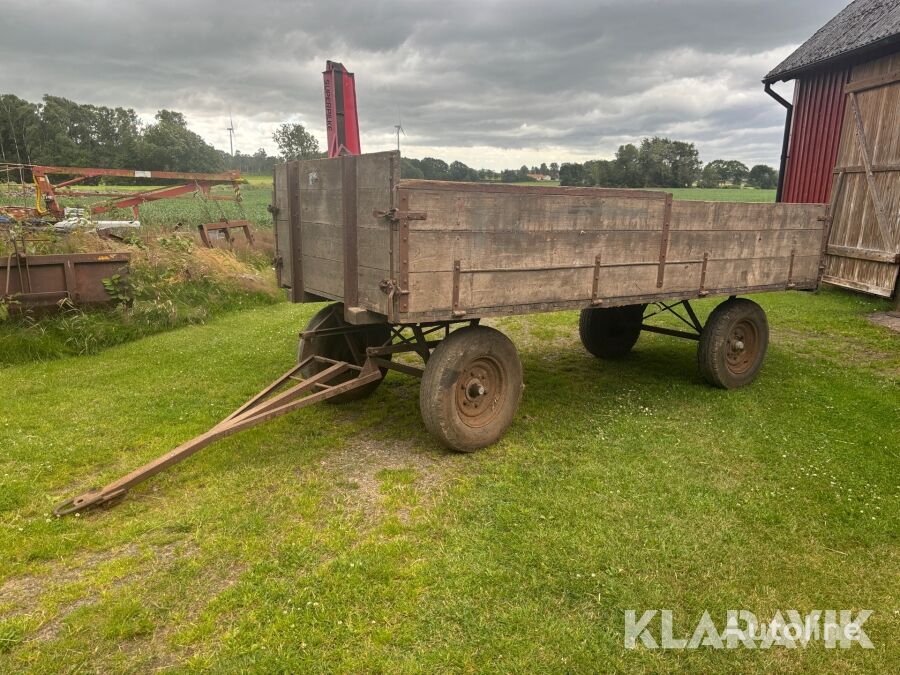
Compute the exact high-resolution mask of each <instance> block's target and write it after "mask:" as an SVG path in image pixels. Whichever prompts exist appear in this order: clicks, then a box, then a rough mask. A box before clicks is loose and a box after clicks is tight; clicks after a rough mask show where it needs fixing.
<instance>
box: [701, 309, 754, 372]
mask: <svg viewBox="0 0 900 675" xmlns="http://www.w3.org/2000/svg"><path fill="white" fill-rule="evenodd" d="M768 346H769V322H768V321H767V320H766V313H765V311H763V308H762V307H760V306H759V305H757V304H756V303H755V302H753V301H752V300H748V299H746V298H730V299H728V300H726V301H725V302H723V303H721V304H719V305H718V306H717V307H716V308H715V309H714V310H713V311H712V313H711V314H710V315H709V318H708V319H707V320H706V325H705V326H704V327H703V332H702V333H701V334H700V344H699V346H698V347H697V364H698V365H699V366H700V372H701V373H702V374H703V377H704V379H706V381H707V382H709V383H710V384H712V385H714V386H716V387H721V388H722V389H737V388H738V387H743V386H744V385H746V384H750V383H751V382H752V381H753V380H754V379H756V376H757V374H758V373H759V370H760V368H761V367H762V364H763V361H764V360H765V358H766V350H767V349H768Z"/></svg>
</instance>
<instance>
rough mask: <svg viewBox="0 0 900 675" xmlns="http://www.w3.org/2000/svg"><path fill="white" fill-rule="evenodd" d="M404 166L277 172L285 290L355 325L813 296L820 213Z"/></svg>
mask: <svg viewBox="0 0 900 675" xmlns="http://www.w3.org/2000/svg"><path fill="white" fill-rule="evenodd" d="M399 166H400V157H399V154H398V153H397V152H384V153H376V154H370V155H359V156H347V157H340V158H335V159H321V160H306V161H296V162H289V163H287V164H283V165H280V166H278V167H276V168H275V189H274V203H273V211H274V214H275V232H276V247H277V256H278V257H277V264H278V272H279V279H280V284H281V285H282V286H283V287H284V288H287V289H289V292H290V297H291V299H292V300H293V301H295V302H302V301H307V300H335V301H338V302H341V303H343V304H344V308H345V309H344V312H345V317H346V319H347V320H348V321H350V322H352V323H360V322H370V321H386V322H389V323H394V324H406V323H415V322H422V321H438V320H447V319H456V318H461V317H488V316H497V315H504V314H520V313H528V312H541V311H553V310H559V309H573V308H583V307H612V306H617V305H634V304H642V303H647V302H656V301H660V300H684V299H690V298H698V297H703V296H707V295H735V294H743V293H750V292H758V291H771V290H783V289H813V288H816V286H817V285H818V283H819V278H820V275H821V262H822V247H823V242H824V234H825V229H826V223H827V218H826V211H827V208H826V206H825V205H824V204H758V203H730V202H702V201H673V200H672V196H671V195H669V194H667V193H665V192H658V191H647V190H612V189H601V188H566V187H544V186H539V185H535V186H527V185H500V184H493V183H453V182H445V181H424V180H401V179H400V172H399Z"/></svg>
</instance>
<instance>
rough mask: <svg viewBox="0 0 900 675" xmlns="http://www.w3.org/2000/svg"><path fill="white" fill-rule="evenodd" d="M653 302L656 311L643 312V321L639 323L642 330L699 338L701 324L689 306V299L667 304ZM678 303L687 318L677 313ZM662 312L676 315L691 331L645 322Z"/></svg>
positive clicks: (687, 338)
mask: <svg viewBox="0 0 900 675" xmlns="http://www.w3.org/2000/svg"><path fill="white" fill-rule="evenodd" d="M654 304H655V305H656V307H657V309H656V311H653V312H650V313H649V314H644V317H643V323H641V330H642V331H647V332H648V333H659V334H660V335H669V336H671V337H680V338H685V339H686V340H699V339H700V335H701V334H702V333H703V324H702V323H700V319H699V318H698V317H697V314H696V312H694V308H693V307H691V303H690V301H689V300H680V301H678V302H674V303H671V304H667V303H665V302H656V303H654ZM679 305H680V306H682V307H684V310H685V312H686V313H687V315H688V318H685V317H683V316H682V315H681V314H679V313H678V311H677V309H678V307H679ZM663 313H669V314H672V315H673V316H676V317H678V319H679V320H681V321H682V322H683V323H684V324H685V325H687V326H688V327H689V328H690V329H691V330H692V331H693V332H691V333H689V332H687V331H684V330H678V329H676V328H666V327H664V326H653V325H651V324H648V323H647V322H646V321H647V319H650V318H652V317H654V316H657V315H659V314H663Z"/></svg>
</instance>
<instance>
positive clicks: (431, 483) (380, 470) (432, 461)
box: [321, 437, 465, 517]
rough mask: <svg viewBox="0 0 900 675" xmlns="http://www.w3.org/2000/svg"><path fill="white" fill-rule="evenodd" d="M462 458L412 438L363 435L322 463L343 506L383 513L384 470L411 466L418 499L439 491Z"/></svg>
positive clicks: (405, 468) (452, 474)
mask: <svg viewBox="0 0 900 675" xmlns="http://www.w3.org/2000/svg"><path fill="white" fill-rule="evenodd" d="M463 459H465V458H464V457H463V456H461V455H460V454H458V453H454V452H450V451H445V450H440V449H437V448H431V447H429V448H422V447H418V444H417V443H416V442H415V441H413V440H405V439H404V440H395V439H375V438H369V437H362V438H357V439H355V440H354V441H352V442H351V443H348V444H347V445H346V446H345V447H344V448H343V449H341V450H340V451H339V452H336V453H333V454H331V455H329V456H328V457H327V458H325V459H323V460H322V462H321V467H322V468H323V469H324V470H325V471H326V472H327V473H328V474H330V475H331V476H332V477H333V480H334V483H335V490H336V492H337V494H338V495H339V496H340V497H341V498H342V499H341V501H343V502H344V503H345V505H346V506H348V507H350V508H352V509H354V510H359V511H361V512H363V513H364V514H365V515H366V516H367V517H372V516H381V515H384V513H385V509H384V494H383V491H382V484H383V475H384V472H385V471H391V470H393V471H405V470H412V471H413V472H414V475H413V478H412V483H411V485H412V487H413V488H414V489H415V491H416V493H417V494H418V497H419V501H420V503H421V502H422V501H426V502H427V501H431V500H433V499H435V498H436V497H437V496H438V495H440V494H441V493H442V491H443V488H444V487H445V486H446V485H447V484H448V483H449V482H450V481H451V480H452V479H453V478H454V477H455V476H456V475H457V474H458V471H459V466H460V463H461V461H462V460H463ZM400 515H401V516H402V515H403V510H402V509H401V513H400Z"/></svg>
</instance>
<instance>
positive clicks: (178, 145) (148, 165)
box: [0, 94, 324, 179]
mask: <svg viewBox="0 0 900 675" xmlns="http://www.w3.org/2000/svg"><path fill="white" fill-rule="evenodd" d="M273 140H274V141H275V142H276V144H277V145H278V148H279V151H280V153H281V154H280V156H275V157H273V156H271V155H269V154H268V153H267V152H266V150H265V148H259V149H258V150H257V151H256V152H255V153H253V154H244V153H242V152H241V151H240V150H238V151H236V152H235V153H234V155H233V156H232V155H229V154H228V153H227V152H224V151H222V150H218V149H216V148H214V147H213V146H212V145H210V144H209V143H207V142H206V141H205V140H203V138H202V137H201V136H200V135H199V134H196V133H194V132H193V131H191V130H190V129H188V127H187V120H186V119H185V117H184V115H183V114H182V113H180V112H176V111H173V110H160V111H159V112H157V113H156V116H155V118H154V121H153V122H152V123H150V124H143V123H142V122H141V119H140V117H138V115H137V113H136V112H135V111H134V110H133V109H131V108H121V107H119V108H108V107H106V106H95V105H91V104H84V103H76V102H75V101H70V100H68V99H65V98H62V97H59V96H50V95H46V96H44V97H43V99H42V101H41V103H31V102H29V101H26V100H24V99H21V98H19V97H17V96H14V95H11V94H0V162H4V163H9V164H26V165H27V164H42V165H49V166H87V167H99V168H115V169H143V170H149V171H194V172H207V173H208V172H220V171H225V170H229V169H236V170H239V171H241V172H242V173H247V174H265V173H271V172H272V167H273V166H274V164H275V163H277V162H279V161H284V160H285V159H295V158H297V157H322V156H324V155H323V154H322V153H321V152H319V145H318V141H317V140H316V139H315V137H313V136H312V134H310V133H309V132H307V131H306V129H304V127H303V125H301V124H282V125H281V126H280V127H279V128H278V129H277V130H276V132H275V134H274V135H273ZM25 173H27V172H25ZM0 178H2V176H0ZM13 178H14V179H17V178H18V175H16V176H14V177H13ZM26 179H30V176H26Z"/></svg>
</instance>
